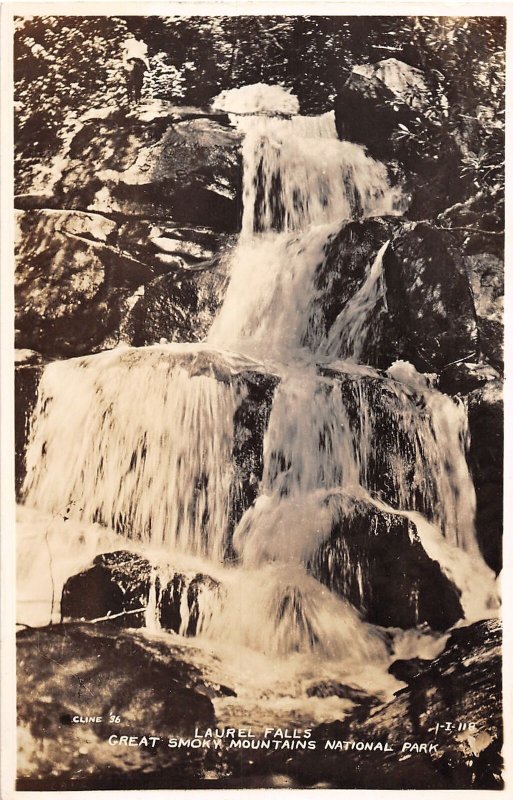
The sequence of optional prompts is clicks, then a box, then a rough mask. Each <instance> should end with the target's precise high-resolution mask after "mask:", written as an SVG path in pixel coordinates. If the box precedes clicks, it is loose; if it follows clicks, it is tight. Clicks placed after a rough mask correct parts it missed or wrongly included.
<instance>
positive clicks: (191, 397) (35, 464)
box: [24, 345, 243, 561]
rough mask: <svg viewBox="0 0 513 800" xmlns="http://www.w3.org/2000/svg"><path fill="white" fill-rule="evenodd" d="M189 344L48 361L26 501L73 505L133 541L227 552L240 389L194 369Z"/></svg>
mask: <svg viewBox="0 0 513 800" xmlns="http://www.w3.org/2000/svg"><path fill="white" fill-rule="evenodd" d="M187 352H189V353H190V352H191V348H186V349H185V350H183V349H180V348H176V347H173V346H172V345H168V346H164V347H162V346H161V347H155V348H148V349H145V350H142V349H141V350H137V349H133V350H132V349H126V350H112V351H108V352H105V353H102V354H101V355H100V356H92V357H91V356H89V357H85V358H78V359H71V360H69V361H58V362H54V363H52V364H50V365H49V366H48V367H47V368H46V370H45V372H44V375H43V378H42V380H41V384H40V387H39V397H38V404H37V407H36V410H35V417H36V419H37V424H36V425H35V426H34V429H33V435H32V439H31V442H30V446H29V449H28V454H27V477H26V480H25V487H24V493H25V496H26V499H27V502H28V503H29V504H31V505H34V506H36V507H37V508H40V509H42V510H44V511H47V512H50V513H53V514H56V515H57V514H64V513H65V512H66V510H67V509H69V508H70V507H71V508H72V509H75V512H76V513H79V514H80V516H81V518H82V519H87V520H89V521H91V522H100V523H102V524H103V525H107V526H109V527H111V528H113V529H114V530H115V531H117V532H120V533H123V534H125V535H126V536H127V537H128V538H131V537H135V538H137V539H139V540H141V541H146V542H150V541H151V542H152V543H153V544H159V545H160V544H165V545H166V546H168V547H169V548H170V549H176V550H179V551H181V552H186V553H192V554H194V555H200V554H205V555H208V556H209V558H211V559H213V560H218V561H219V560H221V559H222V557H223V555H224V549H225V548H224V539H225V537H226V532H227V524H228V515H229V491H228V490H229V488H230V484H231V482H232V479H233V475H234V467H233V463H232V446H233V445H232V440H233V417H234V414H235V411H236V409H237V407H238V404H240V402H241V400H242V397H243V394H242V390H241V389H237V388H236V387H235V386H233V385H231V384H230V383H228V382H223V381H219V380H216V379H215V378H214V377H212V376H211V375H208V374H207V375H202V374H199V375H192V376H191V375H190V371H189V370H188V369H187V362H186V360H185V359H184V355H187ZM180 356H182V358H180ZM181 362H182V363H181Z"/></svg>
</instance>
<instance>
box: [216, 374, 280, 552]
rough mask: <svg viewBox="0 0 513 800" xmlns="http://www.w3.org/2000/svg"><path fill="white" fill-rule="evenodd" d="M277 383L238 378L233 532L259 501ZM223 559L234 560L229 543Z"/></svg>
mask: <svg viewBox="0 0 513 800" xmlns="http://www.w3.org/2000/svg"><path fill="white" fill-rule="evenodd" d="M278 383H279V380H278V378H277V377H276V376H272V375H264V374H262V373H258V372H251V371H249V370H248V371H246V372H244V373H242V375H241V376H240V377H239V378H238V385H239V387H241V388H242V387H243V391H244V394H245V397H244V402H243V404H241V405H240V406H239V408H238V409H237V411H236V412H235V418H234V424H235V436H234V446H233V454H232V455H233V464H234V467H235V480H234V482H233V483H232V487H231V503H230V505H231V509H232V510H231V521H232V524H233V527H232V530H234V529H235V526H236V524H237V523H238V522H239V520H240V519H241V517H242V515H243V513H244V512H245V511H246V509H247V508H249V507H250V506H251V505H252V504H253V503H254V501H255V500H256V498H257V497H258V493H259V487H260V481H261V480H262V475H263V470H264V436H265V432H266V430H267V425H268V422H269V416H270V414H271V407H272V402H273V397H274V392H275V390H276V387H277V386H278ZM226 556H227V557H228V558H233V557H234V553H233V548H232V546H231V542H230V543H229V545H228V550H227V554H226Z"/></svg>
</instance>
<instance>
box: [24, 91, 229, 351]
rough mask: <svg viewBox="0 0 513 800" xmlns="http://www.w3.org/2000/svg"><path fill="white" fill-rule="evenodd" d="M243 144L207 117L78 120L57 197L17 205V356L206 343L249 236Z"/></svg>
mask: <svg viewBox="0 0 513 800" xmlns="http://www.w3.org/2000/svg"><path fill="white" fill-rule="evenodd" d="M240 140H241V139H240V135H239V134H238V133H237V132H236V131H235V130H234V129H233V128H231V127H230V125H229V123H228V119H227V117H226V116H225V115H208V114H207V113H203V114H202V113H201V112H198V111H197V110H196V111H191V110H189V111H187V109H182V110H181V111H180V110H179V109H173V108H171V107H170V108H167V109H166V108H164V110H162V109H161V110H160V111H159V109H158V108H156V109H153V110H152V112H151V113H149V115H148V112H146V116H145V112H144V110H141V111H139V112H137V115H136V114H134V115H128V116H127V115H126V114H125V113H123V112H119V111H114V112H113V111H112V110H111V111H109V110H107V109H100V110H98V111H97V112H94V111H93V112H90V113H89V114H88V115H86V117H85V118H84V119H83V120H81V121H79V123H77V128H76V130H75V132H74V134H73V135H71V138H70V142H69V144H68V145H67V147H66V149H64V150H63V151H62V152H61V153H60V154H59V157H58V158H57V159H55V160H54V163H53V164H47V165H46V168H47V170H48V171H49V175H50V176H51V177H49V179H48V182H47V188H46V192H47V193H46V194H45V195H44V196H42V195H41V194H38V191H39V190H38V189H37V187H35V189H34V194H30V192H29V193H28V194H26V195H23V196H20V197H19V198H17V207H18V208H22V209H25V210H24V211H19V212H18V238H17V252H16V258H17V275H16V313H17V339H16V343H17V347H20V348H31V349H35V350H38V351H40V352H41V353H43V354H44V355H45V356H47V357H48V358H63V357H64V358H68V357H73V356H77V355H84V354H86V353H94V352H98V351H100V350H104V349H109V348H111V347H114V346H115V345H116V344H118V343H119V342H120V341H123V342H127V343H129V344H136V345H137V346H139V345H141V344H154V343H158V342H159V341H160V339H161V338H165V339H166V340H168V341H178V340H180V341H199V340H201V339H203V338H204V337H205V335H206V332H207V331H208V329H209V327H210V324H211V321H212V316H213V314H214V313H215V311H216V310H217V307H218V304H219V302H220V301H221V299H222V296H223V292H224V288H225V284H226V272H225V271H224V267H225V265H224V262H223V258H222V256H223V254H224V253H225V251H226V250H227V249H229V247H230V246H231V243H232V237H233V234H234V233H235V232H236V231H237V230H238V229H239V227H240V219H241V213H242V201H241V187H242V174H241V163H240V152H239V151H240ZM145 290H147V295H146V292H145ZM153 309H155V311H153Z"/></svg>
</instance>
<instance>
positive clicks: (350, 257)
mask: <svg viewBox="0 0 513 800" xmlns="http://www.w3.org/2000/svg"><path fill="white" fill-rule="evenodd" d="M387 241H388V246H387V247H386V249H385V251H384V253H382V277H381V278H378V280H382V281H383V287H382V290H381V291H378V292H376V295H377V297H376V303H375V305H374V306H372V302H371V301H372V297H371V294H370V293H369V291H368V278H369V275H370V271H371V269H372V267H373V264H374V262H375V261H376V259H377V257H378V252H379V251H380V248H381V247H382V246H383V244H384V243H385V242H387ZM315 289H316V291H315V293H314V299H313V302H312V308H311V312H310V317H311V318H310V324H309V328H308V331H307V334H306V337H305V343H307V344H308V345H309V346H310V347H312V348H313V349H316V348H317V347H319V345H320V348H321V352H323V350H324V349H325V348H326V345H325V342H326V341H327V342H328V343H329V344H328V352H329V354H330V355H331V356H334V357H337V356H341V357H347V356H351V355H353V353H352V352H350V351H347V342H346V341H345V340H344V339H343V338H342V337H340V343H339V345H340V346H339V345H338V344H337V338H336V337H334V335H333V331H334V330H336V328H333V325H334V323H335V322H336V319H337V316H338V315H339V314H340V313H341V312H345V313H346V314H347V311H348V310H349V309H350V308H351V307H354V311H355V314H354V316H353V317H351V319H350V321H351V322H352V324H356V315H360V316H361V315H362V314H365V315H366V319H365V323H364V324H363V325H362V326H361V328H360V329H359V332H358V336H357V343H358V348H359V352H358V353H357V354H356V355H357V359H358V360H359V361H360V362H361V363H365V364H370V365H372V366H376V367H380V368H387V367H389V366H390V364H391V363H392V362H393V361H395V360H398V359H402V360H405V361H409V362H411V363H412V364H413V365H414V366H415V367H416V368H417V369H418V370H419V371H421V372H440V371H441V370H442V369H444V368H445V367H446V366H447V365H449V364H450V363H452V362H454V361H460V360H463V359H464V360H471V357H473V356H476V355H477V353H478V350H479V341H478V338H479V337H478V328H477V322H476V314H475V309H474V302H473V297H472V292H471V288H470V282H469V278H468V275H467V271H466V269H465V265H464V263H463V259H462V257H461V254H460V252H459V249H458V247H457V244H456V241H455V240H454V238H453V236H452V234H450V233H448V232H446V231H440V230H438V229H437V228H436V227H434V226H433V225H431V224H429V223H415V222H408V221H405V220H404V219H398V218H394V217H387V218H383V219H367V220H360V221H354V222H349V223H345V224H344V226H343V227H342V228H341V230H340V231H339V232H338V233H337V234H336V235H335V236H334V237H333V238H332V239H331V240H329V241H328V243H327V245H326V247H325V253H324V257H323V259H322V261H321V262H320V263H319V265H318V267H317V270H316V274H315ZM365 293H367V294H365ZM362 294H364V295H365V297H362ZM359 298H360V302H358V299H359ZM331 329H333V330H331ZM330 330H331V334H330ZM323 340H324V341H323ZM337 348H338V349H337Z"/></svg>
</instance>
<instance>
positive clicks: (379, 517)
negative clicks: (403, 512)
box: [307, 500, 463, 630]
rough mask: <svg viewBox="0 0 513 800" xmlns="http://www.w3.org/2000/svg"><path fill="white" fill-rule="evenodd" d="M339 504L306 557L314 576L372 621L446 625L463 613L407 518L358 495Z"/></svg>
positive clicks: (407, 625) (438, 627)
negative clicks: (322, 538) (330, 524)
mask: <svg viewBox="0 0 513 800" xmlns="http://www.w3.org/2000/svg"><path fill="white" fill-rule="evenodd" d="M342 506H343V507H342V508H341V513H340V515H339V519H338V522H336V523H335V525H334V527H333V530H332V532H331V534H330V536H329V538H328V539H327V540H326V541H324V542H323V543H322V544H321V545H320V547H319V548H318V550H317V551H316V553H315V554H314V556H313V557H312V558H311V559H310V560H309V562H308V565H307V568H308V570H309V571H310V572H311V573H312V575H314V577H316V578H317V579H318V580H319V581H321V582H322V583H324V584H326V585H327V586H328V587H329V588H330V590H332V591H334V592H337V593H338V594H340V595H342V596H343V597H345V598H346V599H348V600H349V601H350V602H351V603H352V604H353V605H354V606H355V607H356V608H357V609H358V610H359V611H361V613H362V614H363V616H364V618H365V619H366V620H368V621H369V622H373V623H375V624H377V625H383V626H385V627H389V626H397V627H401V628H413V627H416V626H417V625H419V624H421V623H423V622H425V623H427V624H428V625H429V626H430V627H431V628H433V629H435V630H446V629H447V628H449V627H450V626H451V625H453V624H454V623H455V622H456V620H458V619H460V618H461V617H462V616H463V610H462V608H461V604H460V600H459V593H458V590H457V589H456V587H455V586H454V585H453V584H452V583H451V581H450V580H449V579H448V578H447V577H446V576H445V575H444V574H443V572H442V570H441V568H440V565H439V564H438V562H436V561H434V560H432V559H430V558H429V557H428V556H427V554H426V552H425V551H424V549H423V547H422V544H421V541H420V539H419V536H418V533H417V531H416V528H415V525H414V523H413V522H412V521H411V520H408V519H406V518H405V517H402V516H400V515H398V514H394V513H391V512H386V511H381V510H379V509H376V508H375V507H373V506H372V505H371V504H370V503H366V502H365V501H362V500H359V501H355V502H354V503H351V507H350V508H348V507H347V503H346V502H343V504H342ZM344 506H345V507H344Z"/></svg>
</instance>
